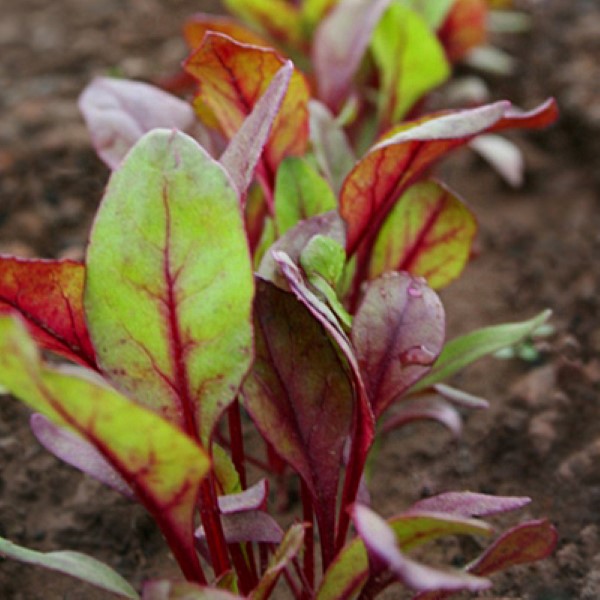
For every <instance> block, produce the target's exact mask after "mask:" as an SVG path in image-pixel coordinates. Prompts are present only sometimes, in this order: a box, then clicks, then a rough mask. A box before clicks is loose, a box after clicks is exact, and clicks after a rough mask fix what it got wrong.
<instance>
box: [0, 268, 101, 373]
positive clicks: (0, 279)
mask: <svg viewBox="0 0 600 600" xmlns="http://www.w3.org/2000/svg"><path fill="white" fill-rule="evenodd" d="M84 276H85V268H84V266H83V265H82V264H80V263H77V262H74V261H70V260H61V261H54V260H41V259H26V258H17V257H13V256H3V257H0V314H8V313H11V312H17V313H19V314H20V315H21V317H22V318H23V319H24V320H25V323H26V324H27V328H28V329H29V332H30V333H31V335H32V336H33V337H34V339H35V341H36V342H37V343H38V344H39V345H40V346H41V347H42V348H45V349H47V350H51V351H52V352H56V353H57V354H60V355H61V356H64V357H65V358H68V359H69V360H72V361H74V362H76V363H79V364H80V365H83V366H86V367H91V368H92V369H95V368H96V358H95V353H94V348H93V347H92V343H91V341H90V338H89V335H88V331H87V326H86V324H85V319H84V315H83V281H84Z"/></svg>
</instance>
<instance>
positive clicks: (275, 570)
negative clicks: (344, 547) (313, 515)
mask: <svg viewBox="0 0 600 600" xmlns="http://www.w3.org/2000/svg"><path fill="white" fill-rule="evenodd" d="M304 529H305V525H303V524H296V525H292V526H291V527H290V528H289V529H288V530H287V532H286V534H285V536H284V538H283V540H282V541H281V544H279V546H278V547H277V550H275V554H274V555H273V559H272V561H271V563H270V565H269V567H268V568H267V570H266V571H265V573H264V575H263V576H262V578H261V580H260V581H259V582H258V585H257V586H256V587H255V588H254V589H253V590H252V592H250V600H266V599H267V598H269V596H270V593H271V591H272V590H273V587H274V586H275V584H276V583H277V580H278V579H279V576H280V575H281V573H283V571H284V569H286V568H287V567H288V566H289V564H290V562H291V561H292V560H293V559H294V558H295V557H296V556H297V554H298V553H299V552H300V551H301V549H302V544H303V543H304Z"/></svg>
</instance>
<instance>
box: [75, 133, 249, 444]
mask: <svg viewBox="0 0 600 600" xmlns="http://www.w3.org/2000/svg"><path fill="white" fill-rule="evenodd" d="M107 281H110V282H111V285H107V284H106V282H107ZM253 292H254V282H253V277H252V263H251V260H250V256H249V252H248V246H247V242H246V236H245V232H244V227H243V222H242V217H241V214H240V208H239V202H238V197H237V194H236V192H235V190H234V189H233V187H232V184H231V183H230V181H229V179H228V177H227V175H226V173H225V171H224V170H223V168H222V167H221V166H220V165H219V164H218V163H216V162H215V161H214V160H213V159H211V158H210V157H209V156H208V155H207V154H206V153H205V152H204V151H203V150H202V148H201V147H200V146H198V144H196V143H195V142H194V141H193V140H192V139H191V138H189V137H187V136H185V135H184V134H181V133H176V132H169V131H164V130H155V131H154V132H152V133H150V134H147V135H146V136H145V137H144V138H143V139H142V140H140V142H139V143H138V144H137V145H136V147H135V148H134V149H133V150H132V152H131V153H130V154H129V155H128V157H127V159H126V160H125V161H124V163H123V165H122V166H121V168H120V169H119V170H118V171H116V172H115V173H114V174H113V176H112V178H111V180H110V183H109V186H108V188H107V192H106V194H105V196H104V199H103V201H102V204H101V206H100V209H99V211H98V213H97V216H96V221H95V223H94V227H93V230H92V234H91V238H90V243H89V246H88V252H87V280H86V292H85V308H86V316H87V319H88V324H89V328H90V333H91V336H92V340H93V341H94V346H95V347H96V350H97V352H98V361H99V363H100V365H101V366H102V369H103V371H104V373H105V374H106V375H107V377H108V378H109V379H110V380H111V381H112V382H113V383H114V384H115V385H116V386H117V387H118V388H120V389H121V390H124V391H125V392H127V393H128V394H130V395H131V396H132V397H134V398H135V399H136V400H137V401H138V402H140V403H143V404H144V405H145V406H147V407H149V408H152V409H153V410H155V411H157V412H159V413H160V414H162V415H163V416H164V417H165V418H167V419H168V420H170V421H171V422H173V423H176V424H177V425H178V426H179V427H180V428H181V429H183V430H184V431H186V432H187V433H188V434H189V435H191V436H193V437H196V436H199V438H200V440H201V441H202V443H203V445H205V446H207V445H208V442H209V440H210V436H211V433H212V430H213V427H214V425H215V423H216V421H217V419H218V418H219V416H220V414H221V413H222V411H223V410H224V409H225V408H226V407H227V406H228V405H229V404H230V402H231V401H232V400H233V398H234V397H235V394H236V391H237V388H238V386H239V385H240V382H241V380H242V378H243V377H244V375H245V373H246V371H247V370H248V367H249V365H250V362H251V360H252V356H251V349H252V330H251V316H250V315H251V307H252V297H253Z"/></svg>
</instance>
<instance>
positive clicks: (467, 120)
mask: <svg viewBox="0 0 600 600" xmlns="http://www.w3.org/2000/svg"><path fill="white" fill-rule="evenodd" d="M556 117H557V111H556V104H555V102H554V101H553V100H549V101H547V102H545V103H544V104H542V105H540V106H539V107H538V108H536V109H534V110H532V111H530V112H528V113H519V112H517V111H515V110H514V109H513V108H512V106H511V104H510V103H509V102H506V101H503V102H496V103H494V104H488V105H485V106H481V107H478V108H473V109H467V110H456V111H450V112H447V113H443V114H435V115H429V116H428V117H425V118H423V119H420V120H418V121H413V122H410V123H404V124H402V125H400V126H398V127H396V128H394V129H392V130H391V131H390V132H389V133H388V134H387V135H386V137H385V139H383V140H382V141H381V142H379V143H378V144H376V145H375V146H373V147H372V148H371V149H370V151H369V152H368V153H367V154H366V155H365V156H364V157H363V158H362V159H361V160H360V161H359V162H358V163H357V164H356V165H355V167H354V168H353V169H352V171H351V172H350V173H349V175H348V176H347V177H346V179H345V181H344V184H343V186H342V190H341V194H340V212H341V215H342V217H343V218H344V219H345V221H346V222H347V224H348V240H347V251H348V254H349V255H353V254H354V253H355V252H356V251H357V250H358V249H359V246H361V245H362V248H361V252H362V253H363V254H368V253H369V251H370V249H371V247H372V244H373V243H374V241H375V237H376V235H377V233H378V231H379V229H380V227H381V225H382V224H383V221H384V220H385V218H386V217H387V215H388V214H389V212H390V211H391V210H392V207H393V206H394V204H395V203H396V201H397V200H398V198H400V196H401V195H402V193H403V192H404V191H405V190H406V189H407V188H408V186H409V185H411V184H413V183H414V182H415V181H416V180H417V179H418V178H419V177H421V176H422V175H423V173H425V172H426V171H427V170H428V169H430V168H431V167H432V166H433V165H434V164H435V163H436V161H438V160H439V159H441V158H442V157H444V156H445V155H446V154H448V153H449V152H450V151H451V150H453V149H455V148H457V147H459V146H462V145H464V144H466V143H468V142H469V141H470V140H471V139H473V137H474V136H476V135H479V134H481V133H484V132H491V131H501V130H503V129H506V128H509V127H517V128H538V127H545V126H547V125H549V124H551V123H552V122H554V121H555V120H556ZM363 262H364V260H363ZM359 268H361V267H360V266H359ZM362 268H364V265H363V267H362ZM363 275H364V274H363Z"/></svg>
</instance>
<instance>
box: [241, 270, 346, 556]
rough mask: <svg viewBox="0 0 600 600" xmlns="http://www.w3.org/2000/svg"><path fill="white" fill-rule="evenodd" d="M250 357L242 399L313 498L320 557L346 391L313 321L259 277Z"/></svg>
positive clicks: (328, 538) (331, 507)
mask: <svg viewBox="0 0 600 600" xmlns="http://www.w3.org/2000/svg"><path fill="white" fill-rule="evenodd" d="M255 336H256V360H255V364H254V367H253V369H252V371H251V372H250V375H249V376H248V378H247V379H246V381H245V383H244V385H243V388H242V394H243V397H244V405H245V407H246V409H247V410H248V412H249V413H250V415H251V416H252V419H253V420H254V422H255V423H256V425H257V427H258V428H259V430H260V431H261V433H262V435H263V436H264V437H265V438H266V439H267V440H268V441H269V442H270V443H271V444H272V445H273V447H274V448H275V450H276V451H277V453H278V454H279V455H280V456H281V457H282V458H284V459H285V460H286V461H287V462H288V463H290V465H291V466H292V467H293V468H294V469H295V470H296V471H297V472H298V473H299V475H300V476H301V477H302V479H303V480H304V481H305V483H306V485H307V487H308V489H309V490H310V493H311V496H312V497H313V500H314V507H315V512H316V515H317V520H318V523H319V530H320V535H321V540H322V544H323V547H324V552H325V553H326V554H329V556H330V558H331V557H332V554H331V553H332V551H333V539H334V532H335V510H336V497H337V488H338V481H339V474H340V470H341V462H342V450H343V446H344V442H345V440H346V438H347V436H348V435H349V433H350V426H351V422H352V411H353V401H352V396H353V392H352V387H351V384H350V381H349V379H348V376H347V374H346V372H345V369H344V367H343V365H342V363H341V362H340V359H339V356H338V354H337V351H336V349H335V347H334V346H333V344H332V343H331V341H330V340H329V338H328V337H327V335H326V333H325V331H324V330H323V329H322V327H321V325H320V324H319V322H318V321H317V320H316V319H315V318H314V317H313V316H312V315H311V313H310V312H309V311H308V310H307V309H306V308H305V307H304V306H303V305H302V304H301V303H300V302H298V300H297V299H296V298H295V297H294V296H293V295H291V294H289V293H286V292H284V291H282V290H280V289H279V288H277V287H275V286H274V285H273V284H271V283H269V282H266V281H262V280H259V282H258V287H257V295H256V300H255Z"/></svg>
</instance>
